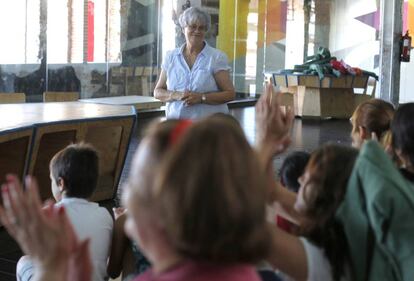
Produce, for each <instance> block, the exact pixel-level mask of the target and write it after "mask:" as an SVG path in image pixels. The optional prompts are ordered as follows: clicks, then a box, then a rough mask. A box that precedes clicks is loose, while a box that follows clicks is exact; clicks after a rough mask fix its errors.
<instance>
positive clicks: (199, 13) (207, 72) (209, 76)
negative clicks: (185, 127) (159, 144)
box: [154, 7, 235, 119]
mask: <svg viewBox="0 0 414 281" xmlns="http://www.w3.org/2000/svg"><path fill="white" fill-rule="evenodd" d="M179 21H180V25H181V28H182V29H183V33H184V35H185V44H184V45H182V46H181V47H180V48H177V49H175V50H172V51H169V52H167V54H166V57H165V59H164V62H163V64H162V66H161V68H162V70H161V74H160V78H159V79H158V82H157V85H156V86H155V90H154V95H155V98H157V99H159V100H161V101H163V102H167V109H166V117H167V118H168V119H172V118H175V119H198V118H201V117H204V116H208V115H211V114H214V113H217V112H222V113H228V108H227V104H226V103H227V102H229V101H231V100H233V99H234V97H235V92H234V87H233V84H232V82H231V80H230V74H229V69H230V67H229V65H228V61H227V57H226V55H225V54H224V53H223V52H222V51H220V50H217V49H215V48H212V47H210V46H209V45H208V44H207V43H206V41H205V40H204V39H205V34H206V32H207V31H208V30H209V29H210V25H211V19H210V15H209V14H207V13H206V12H204V11H203V10H201V9H199V8H195V7H192V8H189V9H187V10H185V11H184V12H183V13H182V14H181V16H180V19H179Z"/></svg>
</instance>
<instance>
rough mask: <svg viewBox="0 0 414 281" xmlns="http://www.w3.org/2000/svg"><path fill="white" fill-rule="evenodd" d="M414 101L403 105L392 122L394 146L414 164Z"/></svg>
mask: <svg viewBox="0 0 414 281" xmlns="http://www.w3.org/2000/svg"><path fill="white" fill-rule="evenodd" d="M413 116H414V103H412V102H411V103H406V104H403V105H401V106H400V107H399V108H398V109H397V111H396V112H395V115H394V120H393V121H392V123H391V131H392V147H393V149H394V150H400V151H401V153H402V154H403V155H404V156H405V157H406V158H407V160H409V161H410V162H411V163H410V164H411V165H414V122H413Z"/></svg>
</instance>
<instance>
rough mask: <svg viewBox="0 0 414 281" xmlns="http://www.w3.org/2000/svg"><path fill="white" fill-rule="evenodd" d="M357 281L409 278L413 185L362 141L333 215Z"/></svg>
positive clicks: (412, 270) (413, 258)
mask: <svg viewBox="0 0 414 281" xmlns="http://www.w3.org/2000/svg"><path fill="white" fill-rule="evenodd" d="M337 218H338V219H339V220H340V221H341V222H342V224H343V226H344V230H345V235H346V239H347V243H348V246H349V254H350V259H351V268H352V271H353V274H354V278H355V280H357V281H365V280H372V281H374V280H375V281H378V280H387V281H388V280H391V281H392V280H414V185H412V184H411V183H409V182H408V181H406V180H405V179H404V178H403V176H402V175H401V174H400V172H399V171H398V170H397V168H396V167H395V165H394V164H393V163H392V161H391V160H390V158H389V157H388V156H387V155H386V154H385V152H384V151H383V149H382V148H381V147H380V146H379V145H378V144H377V143H376V142H368V143H366V144H365V145H364V146H363V148H362V150H361V152H360V154H359V156H358V159H357V161H356V163H355V167H354V170H353V172H352V175H351V178H350V179H349V182H348V187H347V192H346V194H345V199H344V202H343V203H342V205H341V206H340V207H339V209H338V211H337Z"/></svg>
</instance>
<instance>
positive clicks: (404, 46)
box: [401, 30, 411, 62]
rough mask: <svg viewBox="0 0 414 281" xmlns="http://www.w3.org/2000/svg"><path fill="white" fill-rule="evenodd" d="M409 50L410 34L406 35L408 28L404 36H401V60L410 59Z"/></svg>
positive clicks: (406, 60) (407, 60)
mask: <svg viewBox="0 0 414 281" xmlns="http://www.w3.org/2000/svg"><path fill="white" fill-rule="evenodd" d="M410 50H411V36H410V35H408V30H407V32H406V33H405V35H404V36H401V61H403V62H409V61H410Z"/></svg>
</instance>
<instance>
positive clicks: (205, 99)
mask: <svg viewBox="0 0 414 281" xmlns="http://www.w3.org/2000/svg"><path fill="white" fill-rule="evenodd" d="M206 101H207V98H206V94H202V95H201V103H205V102H206Z"/></svg>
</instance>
